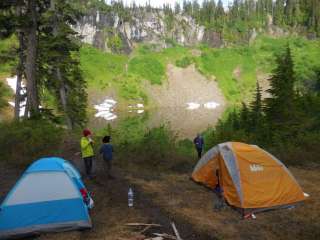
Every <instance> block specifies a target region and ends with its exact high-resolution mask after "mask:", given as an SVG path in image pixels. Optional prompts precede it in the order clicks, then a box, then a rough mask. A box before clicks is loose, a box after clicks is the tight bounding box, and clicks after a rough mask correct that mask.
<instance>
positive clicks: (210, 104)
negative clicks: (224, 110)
mask: <svg viewBox="0 0 320 240" xmlns="http://www.w3.org/2000/svg"><path fill="white" fill-rule="evenodd" d="M219 106H220V104H219V103H217V102H214V101H212V102H207V103H205V104H204V107H205V108H207V109H216V108H217V107H219Z"/></svg>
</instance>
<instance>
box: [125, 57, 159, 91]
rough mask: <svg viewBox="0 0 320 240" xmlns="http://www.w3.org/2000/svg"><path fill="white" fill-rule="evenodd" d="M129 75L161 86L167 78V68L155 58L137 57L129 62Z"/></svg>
mask: <svg viewBox="0 0 320 240" xmlns="http://www.w3.org/2000/svg"><path fill="white" fill-rule="evenodd" d="M129 73H131V74H135V75H137V76H139V77H141V78H142V79H145V80H149V81H150V82H151V84H158V85H160V84H161V83H162V80H163V78H164V77H165V66H164V64H163V63H161V62H160V61H159V60H158V59H157V58H155V57H153V56H148V55H145V56H137V57H134V58H133V59H132V60H131V61H130V62H129Z"/></svg>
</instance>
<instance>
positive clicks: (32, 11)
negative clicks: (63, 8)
mask: <svg viewBox="0 0 320 240" xmlns="http://www.w3.org/2000/svg"><path fill="white" fill-rule="evenodd" d="M36 7H37V6H36V0H28V12H27V16H28V18H29V19H30V24H29V27H28V28H27V29H26V30H27V33H26V35H27V46H26V49H27V51H26V55H27V57H26V66H25V72H26V78H27V101H28V104H27V110H26V115H27V116H25V117H28V115H29V114H28V113H30V117H33V116H36V115H38V114H39V99H38V88H37V79H36V64H37V63H36V62H37V47H38V39H37V10H36Z"/></svg>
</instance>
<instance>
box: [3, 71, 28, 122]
mask: <svg viewBox="0 0 320 240" xmlns="http://www.w3.org/2000/svg"><path fill="white" fill-rule="evenodd" d="M7 83H8V85H9V87H10V88H11V89H12V91H13V92H14V94H16V87H17V76H14V77H12V78H7ZM26 92H27V91H26V86H25V85H24V84H23V82H21V89H20V95H24V94H26ZM8 103H9V105H10V106H12V107H15V103H14V102H11V101H9V102H8ZM25 106H26V99H24V100H23V101H21V102H20V112H19V116H20V117H22V116H23V115H24V111H25Z"/></svg>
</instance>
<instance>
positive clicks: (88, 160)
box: [83, 157, 93, 176]
mask: <svg viewBox="0 0 320 240" xmlns="http://www.w3.org/2000/svg"><path fill="white" fill-rule="evenodd" d="M92 160H93V157H85V158H83V161H84V167H85V169H86V174H87V176H91V171H92Z"/></svg>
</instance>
